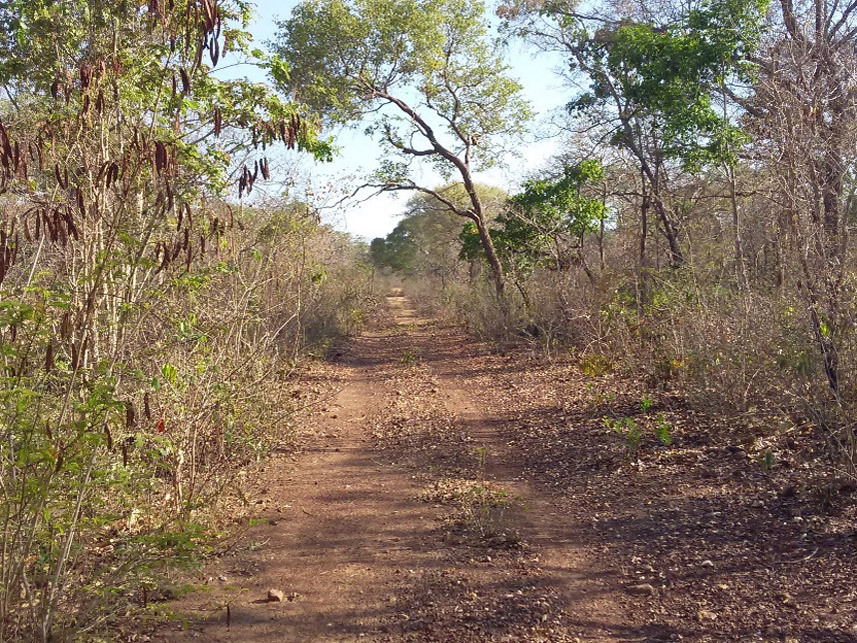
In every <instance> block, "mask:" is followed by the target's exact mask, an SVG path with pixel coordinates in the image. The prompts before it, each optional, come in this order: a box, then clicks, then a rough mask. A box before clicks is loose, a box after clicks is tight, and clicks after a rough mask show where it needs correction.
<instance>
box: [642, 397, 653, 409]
mask: <svg viewBox="0 0 857 643" xmlns="http://www.w3.org/2000/svg"><path fill="white" fill-rule="evenodd" d="M653 404H654V402H652V398H650V397H649V396H648V395H644V396H643V399H642V400H640V410H641V411H642V412H643V413H648V412H649V411H650V410H651V408H652V405H653Z"/></svg>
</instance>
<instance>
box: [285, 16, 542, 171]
mask: <svg viewBox="0 0 857 643" xmlns="http://www.w3.org/2000/svg"><path fill="white" fill-rule="evenodd" d="M277 50H278V56H279V59H281V60H282V61H283V62H284V63H285V64H287V65H288V66H289V68H290V74H289V78H288V82H287V83H286V85H285V86H287V87H288V88H289V89H290V90H291V91H293V92H294V93H295V95H296V96H297V97H298V99H299V100H300V101H302V102H303V103H305V104H306V105H307V106H309V107H310V108H311V109H313V110H314V111H315V112H317V113H319V114H323V115H324V116H325V117H326V118H327V119H329V120H331V121H334V122H340V123H348V122H354V121H359V120H361V119H362V118H363V117H364V116H365V115H367V114H371V113H375V112H376V111H377V110H378V108H379V106H383V105H385V104H388V105H389V104H391V103H392V102H394V101H401V100H403V99H404V100H406V96H408V94H409V93H410V92H415V93H416V96H418V97H419V98H420V104H419V105H414V106H413V107H414V108H416V109H417V111H418V112H420V113H421V112H422V110H423V109H425V110H427V111H428V113H432V114H436V115H439V116H441V117H442V118H443V120H444V121H445V123H446V129H447V131H448V133H450V134H451V135H452V136H453V137H454V138H455V139H456V140H466V139H471V138H472V139H474V140H475V139H479V141H478V148H476V149H474V154H475V155H476V156H478V157H480V158H481V159H482V160H481V163H482V164H483V165H484V166H487V165H490V164H491V163H492V162H493V161H494V160H496V159H495V154H494V152H495V149H494V147H493V146H492V145H491V144H490V142H489V138H494V137H503V136H507V135H508V134H510V133H512V132H515V131H521V129H522V127H523V126H524V123H525V120H526V118H527V115H528V111H527V108H526V106H525V105H524V103H523V102H522V101H521V100H520V98H519V97H518V94H519V92H520V85H518V83H516V82H515V81H513V80H511V79H509V78H507V77H506V76H505V74H504V72H505V70H506V68H505V67H504V66H503V65H502V64H498V62H497V61H498V59H499V58H501V56H500V54H499V50H498V49H497V48H496V47H494V46H493V45H492V44H491V43H490V41H489V40H488V38H487V23H486V21H485V16H484V6H483V4H482V3H481V2H466V1H464V0H429V1H425V2H416V1H415V0H409V1H407V2H400V1H398V0H397V1H395V2H393V1H392V0H353V1H344V0H321V1H318V2H302V3H300V4H298V5H297V6H296V7H295V9H294V10H293V12H292V16H291V18H290V19H289V20H286V21H284V22H282V23H280V35H279V40H278V43H277ZM414 130H415V128H414V123H413V121H412V119H411V118H410V117H409V116H408V115H407V114H405V113H402V111H401V110H399V111H398V112H394V113H386V112H384V113H383V114H382V115H381V117H380V118H379V119H378V120H377V121H375V122H374V124H373V125H372V126H371V127H370V132H376V133H378V134H379V135H380V136H381V138H382V140H384V141H386V142H387V144H389V145H390V146H391V147H392V148H394V149H395V150H398V151H403V149H404V148H405V147H409V146H410V145H411V144H412V143H408V144H406V143H405V141H412V137H411V134H410V133H411V132H413V131H414ZM419 133H420V134H421V135H422V136H423V139H424V140H425V138H426V137H425V134H426V133H427V132H426V131H425V130H424V129H422V130H419ZM426 142H429V143H430V141H426ZM437 160H438V161H439V166H438V167H439V168H440V169H441V170H442V171H444V172H448V171H449V170H450V169H451V168H449V166H448V162H447V161H446V160H444V159H442V158H439V159H437ZM390 163H391V164H390V165H389V166H388V170H387V171H386V172H385V173H386V174H390V171H389V170H390V169H392V168H394V167H395V168H399V169H397V170H395V171H394V172H392V175H395V179H396V180H395V182H398V180H399V179H400V178H401V176H402V173H401V167H402V166H401V165H395V164H392V162H391V161H390ZM388 178H389V177H388Z"/></svg>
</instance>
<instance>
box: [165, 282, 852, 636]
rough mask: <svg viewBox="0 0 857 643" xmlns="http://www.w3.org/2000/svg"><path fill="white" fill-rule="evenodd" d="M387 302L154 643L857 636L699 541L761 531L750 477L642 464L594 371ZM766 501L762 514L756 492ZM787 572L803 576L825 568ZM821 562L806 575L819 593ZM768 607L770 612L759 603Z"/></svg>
mask: <svg viewBox="0 0 857 643" xmlns="http://www.w3.org/2000/svg"><path fill="white" fill-rule="evenodd" d="M388 302H389V305H390V307H391V309H392V311H393V313H394V317H395V324H394V325H391V326H390V327H389V328H386V329H383V330H378V331H372V332H367V333H365V334H364V335H362V336H360V337H358V338H356V339H354V340H353V341H352V342H351V343H350V344H349V345H348V346H347V348H345V349H343V350H342V353H341V354H340V355H339V356H338V357H337V358H336V359H335V360H334V361H333V362H331V363H326V364H319V365H317V366H316V367H314V371H313V372H312V373H310V374H309V376H308V377H309V379H310V380H311V379H312V378H317V379H318V381H319V382H337V383H338V384H337V387H338V388H339V390H338V392H337V393H336V394H335V396H334V397H332V399H330V400H329V402H328V403H327V404H326V405H325V406H323V407H322V409H320V410H319V411H318V412H317V413H316V414H315V416H314V420H313V421H314V423H315V425H314V427H313V431H312V437H311V439H310V441H309V446H308V448H306V449H305V450H304V451H303V452H301V453H300V454H299V455H298V456H297V457H296V458H287V457H283V458H275V459H274V460H272V461H271V462H270V463H269V464H268V465H267V466H266V470H265V472H264V473H263V475H262V478H261V482H260V485H259V488H258V489H257V493H256V495H255V501H256V502H258V503H259V507H260V511H259V519H258V520H256V521H255V522H256V524H255V526H254V527H252V528H251V529H250V530H249V532H248V534H247V535H246V537H245V538H244V539H243V540H242V544H241V546H240V547H239V548H237V549H236V550H235V551H233V552H231V553H230V554H228V555H226V556H224V557H222V558H220V559H218V560H216V561H214V562H213V563H212V564H211V565H209V566H208V567H207V568H206V569H205V570H204V572H203V574H202V576H200V578H199V579H198V580H199V582H200V583H202V584H204V585H205V587H206V591H197V592H194V593H191V594H189V595H188V596H185V597H184V598H182V599H180V600H178V601H175V602H174V603H173V608H174V610H175V612H176V613H180V614H183V615H184V617H183V618H181V619H176V620H175V621H174V624H173V625H172V626H170V627H169V628H168V629H166V630H160V631H159V633H158V634H156V635H155V636H154V637H153V638H152V640H155V641H165V642H168V643H179V642H186V641H212V642H226V641H233V642H246V643H256V642H258V643H268V642H274V641H277V642H290V641H294V642H311V641H379V642H384V641H389V642H400V641H443V642H453V643H454V642H456V641H473V642H476V641H480V642H481V641H534V642H537V641H551V642H563V641H604V642H614V641H615V642H618V641H627V642H630V641H671V640H682V639H683V640H693V641H727V640H747V641H757V640H758V641H767V640H786V641H789V640H794V641H796V640H801V641H802V640H819V641H822V640H823V641H840V640H841V641H854V640H857V639H854V638H851V631H850V630H849V629H847V628H850V625H848V623H851V622H853V621H849V619H850V618H851V616H849V614H851V615H853V611H849V612H846V613H842V612H836V614H838V616H831V617H830V619H828V622H825V621H823V620H822V621H819V619H818V618H810V616H812V609H813V608H812V606H811V605H810V606H808V607H807V609H806V610H805V611H800V610H798V609H797V608H794V609H792V607H790V606H789V605H786V603H787V602H788V601H786V602H785V603H784V602H783V601H784V600H785V599H782V598H771V599H770V600H768V593H769V584H770V583H771V582H777V583H779V585H780V586H783V587H784V586H785V585H784V581H783V576H782V575H780V576H776V577H774V576H771V577H769V578H768V577H765V576H764V574H765V573H767V572H766V571H765V570H768V569H769V568H770V564H769V563H770V561H767V562H766V563H765V564H764V566H759V563H758V560H757V559H754V558H753V557H754V556H755V554H753V552H749V554H748V553H747V551H745V550H743V549H742V550H740V552H739V553H736V554H735V557H734V559H730V562H731V563H733V565H732V566H731V567H730V566H729V565H727V564H726V562H727V561H726V560H725V557H726V556H727V555H731V554H729V553H728V552H729V549H728V548H725V547H724V548H723V549H722V550H721V551H718V550H717V547H718V545H717V542H718V541H717V538H716V537H715V536H714V535H712V534H708V535H707V538H708V540H705V539H702V540H700V539H697V538H696V535H695V534H696V532H695V531H694V529H700V530H702V531H701V532H700V533H702V534H703V535H704V532H705V527H704V526H703V525H708V524H709V522H705V521H712V520H713V521H714V522H716V523H718V524H719V523H720V522H722V523H723V524H728V521H729V520H732V519H734V521H735V522H734V524H736V525H738V526H740V529H747V530H749V531H748V533H749V532H752V531H753V530H754V529H755V527H754V524H755V523H753V522H752V520H751V518H745V517H744V513H741V512H743V511H744V505H743V504H740V503H738V502H737V501H736V504H735V506H734V507H732V508H731V509H730V508H729V507H727V506H726V505H724V504H723V503H724V502H725V500H723V498H725V497H726V496H725V495H723V494H725V490H726V489H727V486H728V485H729V484H732V482H734V481H735V480H737V478H736V476H735V474H734V472H724V473H723V474H722V475H723V477H724V478H723V480H721V481H719V482H718V481H717V480H712V477H716V476H717V475H720V474H719V473H717V474H712V473H711V472H710V471H707V470H703V469H702V468H700V470H699V474H698V475H697V474H696V473H695V471H696V469H694V468H693V467H692V465H688V463H687V462H684V461H680V460H679V455H681V456H682V457H684V456H686V454H687V453H688V452H690V453H692V454H697V452H700V453H701V452H703V451H704V449H699V448H697V449H694V450H688V448H684V450H681V449H680V448H679V447H678V446H677V447H675V448H672V449H669V450H662V451H657V450H656V449H652V450H651V455H650V456H647V457H648V458H649V461H652V462H655V459H657V463H658V464H657V467H655V466H649V468H648V469H646V466H647V464H646V462H643V460H638V461H637V463H631V464H632V465H633V466H628V463H627V457H626V456H627V454H626V453H625V452H624V451H623V447H622V446H621V444H620V443H618V442H615V440H614V442H615V444H613V443H609V440H611V439H613V438H605V437H604V424H603V415H604V409H603V408H602V406H603V404H604V401H603V400H604V399H606V397H607V395H606V394H605V393H603V392H602V390H601V389H600V388H598V387H595V388H593V386H592V384H591V382H588V381H586V379H585V378H583V377H582V375H581V374H580V372H579V370H576V369H575V367H572V366H563V367H559V368H557V367H554V366H551V367H544V366H541V365H539V362H538V361H533V362H530V361H528V360H527V359H526V358H524V357H522V356H521V355H516V356H515V358H514V359H512V358H511V357H504V356H502V355H498V354H496V353H489V352H488V351H486V350H485V349H484V347H482V346H480V345H479V344H478V343H476V342H474V341H473V340H472V339H470V338H468V337H467V336H466V335H465V334H464V333H463V332H462V331H461V330H460V329H457V328H453V327H448V326H444V325H442V324H439V323H437V322H434V321H431V320H425V319H420V318H419V316H418V315H417V313H416V312H415V311H414V310H412V309H410V306H409V302H408V301H407V300H406V299H405V298H403V297H402V296H401V295H400V294H397V295H395V296H390V297H389V298H388ZM546 369H547V370H546ZM599 386H600V385H599ZM581 391H583V393H582V392H581ZM584 393H585V394H584ZM611 395H613V394H611ZM635 395H638V394H637V393H636V392H630V393H628V399H629V400H636V399H639V398H638V397H634V396H635ZM593 400H594V401H593ZM610 400H611V401H610V402H609V403H610V404H612V405H613V406H617V405H618V406H622V405H623V404H625V405H626V406H627V405H628V404H629V403H628V402H627V400H625V398H623V397H622V394H621V393H620V394H619V395H618V397H617V396H616V395H613V397H612V398H610ZM633 404H637V402H633ZM664 408H666V407H664ZM657 410H658V408H655V409H653V412H654V411H657ZM659 417H661V418H662V417H663V413H661V415H660V416H659ZM670 417H672V416H670ZM640 421H642V420H640ZM674 424H675V426H674V431H675V433H676V437H677V439H678V441H679V442H680V439H681V438H680V432H681V425H680V423H679V421H678V420H675V421H674ZM569 436H570V437H569ZM569 440H571V442H570V441H569ZM605 440H606V441H607V443H608V446H607V447H602V446H601V445H600V442H603V441H605ZM685 446H686V447H689V446H698V445H691V444H690V443H689V442H688V443H687V444H686V445H685ZM716 449H717V450H716V454H717V455H716V457H717V458H720V457H723V458H733V457H738V456H735V455H734V453H733V452H731V451H728V450H727V451H723V452H722V456H721V449H720V447H719V446H718V447H717V448H716ZM676 454H678V455H676ZM711 454H715V450H714V447H712V450H711ZM740 455H743V454H740ZM641 457H642V456H641ZM699 457H701V456H699ZM699 457H698V456H697V455H693V458H697V460H699ZM706 457H708V456H706ZM670 458H674V459H675V463H673V460H671V459H670ZM643 459H645V458H643ZM714 459H715V455H711V461H713V460H714ZM736 461H737V460H736ZM742 462H743V460H742ZM704 464H705V467H706V468H711V467H712V465H711V462H710V461H707V462H705V463H704ZM714 470H715V471H719V469H716V467H715V468H714ZM724 471H725V469H724ZM688 472H690V473H688ZM678 475H681V476H683V478H682V480H683V482H682V483H681V484H678V483H676V482H675V480H676V478H675V476H678ZM753 475H755V474H754V473H752V472H751V473H750V474H748V476H753ZM688 476H690V477H688ZM739 477H740V476H739ZM754 479H755V478H754ZM739 483H740V484H744V487H746V488H749V487H748V486H747V485H746V484H745V483H744V482H742V480H737V483H736V485H737V484H739ZM718 485H719V486H718ZM736 488H737V486H736ZM721 491H722V494H721ZM748 493H749V492H748ZM754 493H755V492H754ZM767 493H768V492H766V491H764V490H763V491H761V492H760V494H762V495H761V496H760V497H768V495H765V494H767ZM706 494H707V495H706ZM703 497H704V498H705V499H706V502H708V501H709V500H710V501H711V502H715V503H720V504H718V508H719V509H720V511H718V512H715V513H712V511H711V507H710V506H709V505H707V504H700V502H699V500H700V499H702V498H703ZM729 497H732V496H729ZM735 497H738V496H735ZM745 500H746V504H747V507H748V508H749V507H753V509H748V511H753V512H756V511H757V509H756V508H757V507H758V506H759V505H758V504H757V500H756V499H755V496H753V497H752V498H751V497H749V496H748V497H747V498H746V499H745ZM653 501H655V502H656V504H655V505H654V507H653V505H652V503H653ZM741 502H743V500H742V501H741ZM679 503H684V504H679ZM694 503H696V504H694ZM676 507H682V508H683V509H675V508H676ZM673 509H675V512H673ZM671 512H673V513H671ZM712 515H716V516H717V518H714V519H712V518H711V516H712ZM747 515H748V516H749V515H751V514H749V513H748V514H747ZM697 519H698V520H699V522H698V523H697V522H696V520H697ZM688 523H689V524H690V526H688ZM710 524H714V523H713V522H712V523H710ZM790 528H791V527H789V529H790ZM712 529H713V534H719V533H721V532H720V531H718V530H717V529H714V528H713V527H712ZM736 529H738V528H737V527H736ZM742 533H743V532H742ZM784 533H785V532H780V533H779V534H778V533H777V532H776V531H774V532H772V535H771V538H773V539H777V538H782V537H783V534H784ZM676 534H678V536H675V535H676ZM788 534H792V532H788ZM792 535H793V536H794V537H795V538H796V539H797V538H798V534H797V532H795V533H794V534H792ZM789 537H791V536H789ZM729 538H730V540H729V543H730V546H731V547H732V548H733V549H734V548H735V545H734V543H735V536H734V534H730V536H729ZM748 538H752V536H748ZM739 540H740V539H739ZM800 542H803V541H800ZM764 546H765V545H764V543H761V544H760V547H764ZM800 546H801V547H802V545H800ZM816 549H817V548H816ZM806 551H808V552H809V553H810V554H811V553H812V549H810V548H809V545H808V546H807V549H806ZM834 553H836V555H837V556H840V554H841V559H842V560H843V561H847V560H849V559H847V557H846V556H847V555H848V551H847V550H843V551H841V552H840V551H839V550H836V552H834ZM650 554H651V555H650ZM786 554H787V555H788V557H789V559H790V560H791V559H792V558H795V559H796V560H802V559H803V557H804V550H803V549H800V550H798V549H795V550H794V551H791V550H790V551H788V552H786ZM786 554H784V555H786ZM756 558H758V556H756ZM813 558H814V555H810V556H809V557H806V559H805V560H804V562H803V563H802V564H803V567H799V566H796V565H795V566H792V567H791V568H790V573H791V574H792V575H795V577H796V578H798V577H800V574H808V575H806V579H809V578H811V574H810V573H809V572H808V571H807V570H809V569H810V568H809V567H808V566H809V565H814V564H815V562H816V561H813V560H811V559H813ZM835 560H839V558H835ZM842 564H843V565H845V564H849V565H850V564H851V563H850V562H848V563H846V562H843V563H842ZM755 567H758V569H757V570H756V569H754V568H755ZM721 570H722V571H721ZM727 570H728V571H727ZM757 576H758V578H760V579H761V580H760V581H758V582H757V581H755V580H753V579H755V578H756V577H757ZM766 578H767V580H766ZM775 578H776V579H777V580H776V581H774V579H775ZM787 580H788V579H787ZM795 582H797V581H795ZM807 582H809V581H807ZM760 583H761V586H762V588H761V589H760ZM792 586H793V585H788V587H792ZM271 589H273V590H278V591H280V592H282V601H278V600H273V601H272V600H269V598H268V590H271ZM810 589H811V588H810ZM792 591H796V590H792ZM830 591H831V592H832V591H834V590H832V589H831V590H830ZM754 593H755V594H756V595H763V596H764V597H765V598H760V597H759V596H757V598H756V599H755V601H754V602H753V603H752V604H749V605H748V602H747V597H748V596H753V595H754ZM785 595H786V596H789V597H791V594H785ZM777 596H780V595H779V594H777ZM751 600H752V599H751ZM790 600H794V599H793V598H792V599H790ZM815 600H816V601H817V600H819V599H818V596H815ZM843 600H844V599H843ZM851 606H852V607H853V604H851ZM227 608H228V609H227ZM801 614H803V615H804V616H806V618H804V617H803V616H801ZM807 615H809V616H807ZM801 619H803V620H805V621H806V623H805V624H804V625H802V624H801V623H803V621H802V620H801ZM789 621H791V622H792V625H791V626H790V625H789ZM783 624H785V625H783ZM790 627H791V629H789V628H790ZM771 628H779V629H773V630H772V629H771ZM802 628H803V629H802ZM792 630H793V631H795V632H797V633H798V634H799V637H798V638H794V639H790V638H788V637H789V634H790V632H791V631H792ZM801 633H803V634H806V633H810V634H812V635H811V636H806V637H803V636H800V634H801ZM813 633H815V634H813ZM831 633H833V634H831ZM816 634H817V636H816ZM770 637H773V638H770Z"/></svg>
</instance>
